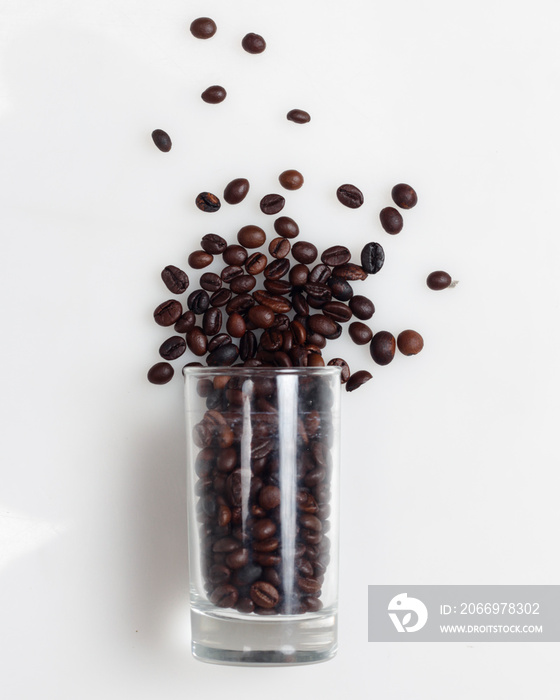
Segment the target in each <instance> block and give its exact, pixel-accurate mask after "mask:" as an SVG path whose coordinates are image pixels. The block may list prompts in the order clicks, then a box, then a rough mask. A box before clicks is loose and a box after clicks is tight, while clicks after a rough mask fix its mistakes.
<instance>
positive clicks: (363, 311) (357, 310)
mask: <svg viewBox="0 0 560 700" xmlns="http://www.w3.org/2000/svg"><path fill="white" fill-rule="evenodd" d="M348 306H349V307H350V310H351V311H352V313H353V314H354V316H355V317H356V318H359V319H360V320H361V321H367V320H368V319H370V318H371V317H372V316H373V314H374V313H375V306H374V305H373V302H372V301H371V300H370V299H368V298H367V297H364V296H362V295H361V294H356V296H353V297H352V299H350V302H349V304H348Z"/></svg>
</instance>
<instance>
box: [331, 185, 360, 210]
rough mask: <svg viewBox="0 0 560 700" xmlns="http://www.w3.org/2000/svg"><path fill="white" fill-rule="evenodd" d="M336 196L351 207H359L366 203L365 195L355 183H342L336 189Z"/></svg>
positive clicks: (346, 205)
mask: <svg viewBox="0 0 560 700" xmlns="http://www.w3.org/2000/svg"><path fill="white" fill-rule="evenodd" d="M336 196H337V197H338V201H339V202H340V203H341V204H344V206H345V207H350V209H357V208H358V207H361V206H362V204H363V203H364V195H363V194H362V192H361V191H360V190H359V189H358V188H357V187H355V186H354V185H341V186H340V187H339V188H338V189H337V191H336Z"/></svg>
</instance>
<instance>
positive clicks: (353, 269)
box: [332, 263, 367, 282]
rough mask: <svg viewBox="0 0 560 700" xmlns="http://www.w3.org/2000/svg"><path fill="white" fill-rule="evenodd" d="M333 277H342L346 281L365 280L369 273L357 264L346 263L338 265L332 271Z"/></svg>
mask: <svg viewBox="0 0 560 700" xmlns="http://www.w3.org/2000/svg"><path fill="white" fill-rule="evenodd" d="M332 274H333V277H342V279H345V280H350V281H352V282H353V281H354V280H365V279H366V278H367V272H366V271H365V270H364V269H363V267H361V266H360V265H356V264H355V263H346V264H345V265H337V266H336V267H335V268H334V269H333V271H332Z"/></svg>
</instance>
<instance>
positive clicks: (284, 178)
mask: <svg viewBox="0 0 560 700" xmlns="http://www.w3.org/2000/svg"><path fill="white" fill-rule="evenodd" d="M278 180H279V182H280V184H281V185H282V187H284V188H285V189H287V190H299V188H300V187H301V186H302V185H303V175H302V174H301V173H300V172H299V171H298V170H284V172H283V173H280V175H279V176H278Z"/></svg>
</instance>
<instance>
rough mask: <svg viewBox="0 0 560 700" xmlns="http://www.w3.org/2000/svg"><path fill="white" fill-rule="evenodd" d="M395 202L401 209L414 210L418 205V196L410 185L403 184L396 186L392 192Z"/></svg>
mask: <svg viewBox="0 0 560 700" xmlns="http://www.w3.org/2000/svg"><path fill="white" fill-rule="evenodd" d="M391 197H392V198H393V202H395V204H396V205H397V207H400V208H401V209H412V207H415V206H416V204H417V203H418V195H417V194H416V192H415V191H414V190H413V189H412V187H411V186H410V185H405V184H404V183H401V184H400V185H395V186H394V187H393V189H392V191H391Z"/></svg>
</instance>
